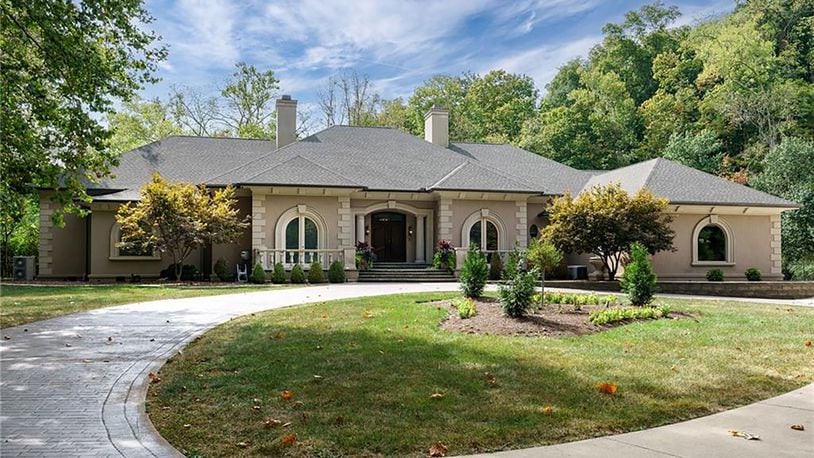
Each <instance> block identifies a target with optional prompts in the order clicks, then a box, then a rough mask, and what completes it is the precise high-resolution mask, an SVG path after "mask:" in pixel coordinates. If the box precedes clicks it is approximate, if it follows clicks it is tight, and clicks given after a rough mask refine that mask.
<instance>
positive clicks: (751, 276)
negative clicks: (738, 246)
mask: <svg viewBox="0 0 814 458" xmlns="http://www.w3.org/2000/svg"><path fill="white" fill-rule="evenodd" d="M743 274H744V275H745V276H746V279H747V280H749V281H760V279H761V278H762V277H763V275H762V274H761V273H760V270H758V269H757V267H750V268H748V269H746V272H744V273H743Z"/></svg>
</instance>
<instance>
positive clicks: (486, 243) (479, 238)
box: [461, 209, 506, 251]
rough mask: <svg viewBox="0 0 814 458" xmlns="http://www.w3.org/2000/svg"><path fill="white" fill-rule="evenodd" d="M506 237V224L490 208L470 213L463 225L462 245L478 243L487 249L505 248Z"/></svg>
mask: <svg viewBox="0 0 814 458" xmlns="http://www.w3.org/2000/svg"><path fill="white" fill-rule="evenodd" d="M505 237H506V226H504V224H503V222H502V221H501V220H500V218H498V217H497V215H494V214H492V213H490V211H489V210H488V209H481V210H479V211H477V212H475V213H473V214H471V215H469V217H468V218H467V219H466V220H465V221H464V223H463V225H462V226H461V246H465V247H466V246H469V245H478V246H479V247H480V248H481V249H482V250H485V251H500V250H505V249H506V247H505V245H504V238H505Z"/></svg>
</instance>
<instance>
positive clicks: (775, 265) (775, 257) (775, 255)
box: [769, 215, 783, 275]
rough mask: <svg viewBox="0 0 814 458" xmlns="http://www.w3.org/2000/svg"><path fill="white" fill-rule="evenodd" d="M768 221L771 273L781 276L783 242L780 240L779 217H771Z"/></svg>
mask: <svg viewBox="0 0 814 458" xmlns="http://www.w3.org/2000/svg"><path fill="white" fill-rule="evenodd" d="M769 220H770V221H771V223H772V227H771V229H770V232H771V235H772V241H771V242H770V243H771V247H772V273H773V274H776V275H781V274H782V273H783V269H782V263H783V256H782V255H781V253H782V246H783V242H782V238H781V222H780V215H772V216H770V217H769Z"/></svg>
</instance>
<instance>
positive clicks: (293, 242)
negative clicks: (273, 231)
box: [285, 215, 319, 263]
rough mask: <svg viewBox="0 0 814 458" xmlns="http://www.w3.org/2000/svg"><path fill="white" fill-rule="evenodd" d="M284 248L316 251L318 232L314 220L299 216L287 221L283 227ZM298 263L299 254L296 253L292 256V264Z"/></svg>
mask: <svg viewBox="0 0 814 458" xmlns="http://www.w3.org/2000/svg"><path fill="white" fill-rule="evenodd" d="M300 228H302V230H300ZM285 248H286V250H299V249H305V250H316V249H317V248H319V230H318V229H317V224H316V223H315V222H314V220H312V219H311V218H308V217H307V216H303V215H300V216H298V217H297V218H294V219H292V220H291V221H289V223H288V225H286V227H285ZM299 261H300V259H299V253H297V254H295V255H294V262H295V263H298V262H299Z"/></svg>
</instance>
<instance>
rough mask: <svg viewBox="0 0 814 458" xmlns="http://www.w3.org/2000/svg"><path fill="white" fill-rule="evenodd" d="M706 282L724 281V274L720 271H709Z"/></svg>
mask: <svg viewBox="0 0 814 458" xmlns="http://www.w3.org/2000/svg"><path fill="white" fill-rule="evenodd" d="M707 280H709V281H724V273H723V271H722V270H721V269H710V270H709V271H708V272H707Z"/></svg>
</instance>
